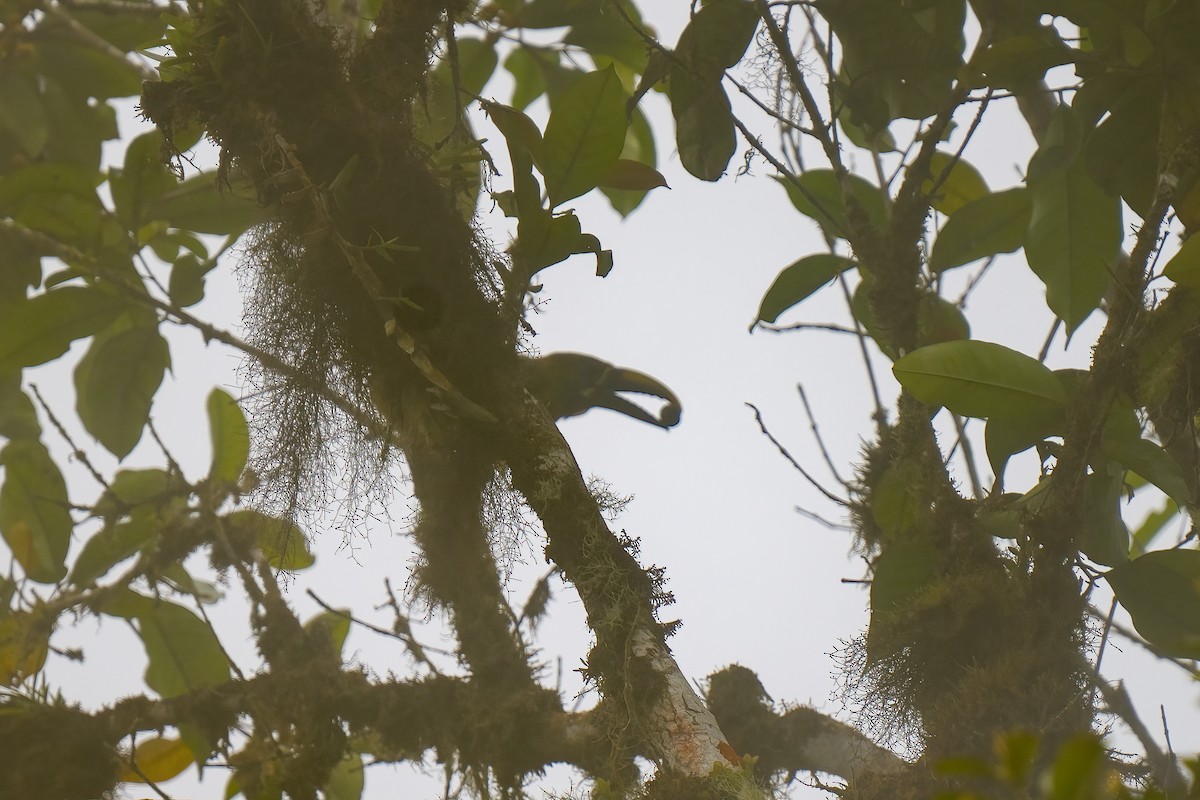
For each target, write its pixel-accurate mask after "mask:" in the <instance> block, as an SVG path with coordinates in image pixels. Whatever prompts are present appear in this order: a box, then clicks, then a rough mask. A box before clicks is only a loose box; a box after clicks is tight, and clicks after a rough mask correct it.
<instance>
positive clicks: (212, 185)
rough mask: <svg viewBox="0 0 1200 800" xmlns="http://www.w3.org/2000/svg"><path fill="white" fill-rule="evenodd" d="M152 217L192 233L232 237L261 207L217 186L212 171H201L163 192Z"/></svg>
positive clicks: (258, 214) (259, 214)
mask: <svg viewBox="0 0 1200 800" xmlns="http://www.w3.org/2000/svg"><path fill="white" fill-rule="evenodd" d="M153 218H154V219H165V220H166V221H167V222H169V223H171V225H172V226H173V227H176V228H182V229H184V230H189V231H194V232H196V233H216V234H222V235H234V236H236V235H239V234H241V233H243V232H244V231H245V230H246V229H248V228H249V227H250V226H252V225H254V224H256V223H257V222H258V221H259V220H260V219H261V218H262V210H261V209H260V208H259V207H258V204H257V203H256V202H254V201H252V200H250V199H248V198H245V197H242V196H241V195H239V194H236V193H235V192H233V191H230V190H228V189H227V190H225V191H221V190H220V189H218V188H217V174H216V172H202V173H200V174H199V175H196V176H194V177H191V178H188V179H187V180H186V181H184V182H183V183H180V184H178V185H177V186H176V187H175V188H174V189H172V190H170V191H168V192H166V193H164V194H163V195H162V197H161V198H159V201H158V203H157V204H156V205H155V207H154V212H153Z"/></svg>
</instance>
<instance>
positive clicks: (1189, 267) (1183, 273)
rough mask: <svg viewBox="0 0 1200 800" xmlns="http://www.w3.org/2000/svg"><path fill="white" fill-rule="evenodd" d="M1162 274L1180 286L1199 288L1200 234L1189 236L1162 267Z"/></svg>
mask: <svg viewBox="0 0 1200 800" xmlns="http://www.w3.org/2000/svg"><path fill="white" fill-rule="evenodd" d="M1163 275H1166V276H1167V277H1168V278H1170V279H1171V280H1173V281H1175V282H1176V283H1178V284H1179V285H1180V286H1188V287H1191V288H1200V236H1189V237H1188V238H1187V239H1186V240H1185V241H1184V243H1183V244H1182V245H1180V247H1179V252H1177V253H1176V254H1175V255H1174V256H1172V257H1171V260H1170V261H1168V262H1167V266H1166V267H1164V268H1163Z"/></svg>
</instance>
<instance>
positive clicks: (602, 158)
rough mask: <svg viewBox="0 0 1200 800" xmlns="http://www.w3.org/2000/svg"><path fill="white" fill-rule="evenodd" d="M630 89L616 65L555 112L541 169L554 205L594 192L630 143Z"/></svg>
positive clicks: (561, 101)
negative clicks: (627, 103) (627, 95)
mask: <svg viewBox="0 0 1200 800" xmlns="http://www.w3.org/2000/svg"><path fill="white" fill-rule="evenodd" d="M625 125H626V123H625V90H624V89H623V88H622V87H621V79H620V78H618V77H617V73H616V70H614V69H613V68H612V67H609V68H607V69H603V70H598V71H596V72H590V73H588V74H586V75H584V76H583V77H582V78H580V79H579V80H578V81H577V82H576V83H575V85H573V86H572V87H571V88H570V89H568V90H567V91H566V92H564V93H563V95H562V96H561V97H559V98H558V100H557V101H556V102H555V104H554V108H553V110H552V111H551V112H550V120H549V121H548V122H547V123H546V135H545V137H543V140H542V161H541V163H540V164H539V168H540V169H541V171H542V174H543V175H544V176H545V177H546V194H547V195H548V196H549V198H550V207H551V208H554V207H555V206H558V205H560V204H562V203H565V202H566V201H567V200H571V199H573V198H576V197H578V196H579V195H581V194H583V193H585V192H587V191H590V190H591V189H593V188H595V186H596V184H597V183H599V181H600V178H601V177H602V176H603V175H604V174H605V173H606V172H608V170H610V169H611V168H612V166H613V162H614V161H616V160H617V157H618V156H620V154H621V148H622V147H623V146H624V144H625Z"/></svg>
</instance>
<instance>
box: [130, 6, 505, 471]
mask: <svg viewBox="0 0 1200 800" xmlns="http://www.w3.org/2000/svg"><path fill="white" fill-rule="evenodd" d="M384 9H385V11H384V12H382V13H381V17H380V19H379V20H378V24H377V35H376V36H375V37H374V38H372V39H369V40H367V41H366V42H365V43H364V44H363V46H362V47H361V48H360V49H359V50H358V51H356V52H355V53H353V54H349V53H346V52H343V51H342V50H341V49H340V48H339V46H338V45H337V43H336V42H335V41H334V38H333V36H332V34H331V33H330V31H329V30H327V29H325V28H322V27H321V26H319V25H316V24H315V23H314V22H313V21H312V19H311V18H310V17H309V16H308V12H307V10H306V7H305V6H303V5H302V4H295V3H290V2H282V1H272V0H266V1H264V2H258V3H253V4H245V5H244V4H241V3H238V2H225V1H224V0H219V1H218V2H209V3H205V4H204V5H203V6H202V8H201V9H200V12H199V14H198V16H197V18H196V20H195V22H194V24H193V25H192V27H191V29H190V30H189V31H184V33H187V34H188V35H186V36H185V37H184V45H181V47H183V49H186V50H188V51H189V54H190V55H191V57H192V60H193V65H192V67H191V69H190V72H189V73H188V74H186V75H185V76H182V77H179V78H177V79H175V80H173V81H171V82H169V83H163V84H151V85H149V86H147V88H146V92H145V97H144V99H143V108H144V110H145V113H146V114H147V115H148V116H149V117H150V118H152V119H154V120H155V121H156V122H157V123H159V124H160V125H162V126H163V127H164V128H165V129H169V128H170V127H172V126H173V125H175V124H176V123H177V122H178V121H180V120H184V121H189V120H200V121H202V122H203V124H204V125H205V126H206V129H207V130H208V132H209V135H210V136H211V137H212V138H213V139H214V140H215V141H216V142H217V143H218V144H219V145H220V146H221V148H222V152H223V154H224V157H225V159H226V162H227V163H228V164H229V170H228V171H229V172H231V173H236V174H238V175H241V176H243V177H245V178H246V179H247V180H249V182H250V183H252V184H253V186H254V187H255V190H256V191H257V193H258V195H259V197H260V199H261V200H262V202H263V203H264V204H266V205H268V206H269V207H270V208H271V209H272V211H273V218H272V219H271V221H270V222H268V223H266V224H264V225H262V226H260V228H259V229H258V231H257V232H256V234H255V235H254V236H253V238H252V239H251V241H250V245H249V248H248V252H247V264H248V266H249V267H250V269H251V271H252V277H251V279H250V281H249V282H250V284H251V287H250V288H251V290H252V296H251V298H250V300H249V303H248V305H249V308H250V312H249V322H250V323H251V325H252V333H251V337H250V338H251V339H252V340H253V341H255V342H257V343H260V344H262V345H264V346H266V347H268V349H270V350H271V352H273V353H276V354H277V355H279V356H280V357H282V358H283V359H285V360H288V361H290V362H291V363H293V364H295V365H296V366H298V367H299V368H300V370H301V371H302V372H303V373H305V374H306V375H308V376H310V377H311V378H312V380H314V381H320V382H322V383H327V384H328V383H332V384H333V386H334V387H335V388H337V389H339V390H342V391H345V392H346V393H347V394H349V395H350V396H351V398H352V399H353V400H355V401H357V402H359V404H360V405H362V406H363V407H370V403H369V398H368V392H369V387H370V386H371V385H372V384H373V385H375V386H382V387H384V391H385V392H386V393H388V394H389V395H391V398H390V399H391V400H392V401H393V402H394V401H396V400H397V399H399V398H398V397H397V395H404V394H408V395H412V397H409V398H408V399H410V400H413V401H415V402H413V403H402V404H401V405H404V406H405V407H406V408H407V407H408V406H409V405H415V406H416V407H418V408H419V407H422V406H428V404H429V403H428V400H427V393H426V392H425V389H426V387H427V385H428V384H427V383H425V382H424V379H423V378H422V377H421V376H420V375H418V374H416V371H415V370H414V369H412V367H411V365H409V364H407V363H406V360H405V357H404V355H403V354H402V353H400V352H399V351H398V349H397V348H396V347H395V346H394V345H393V344H392V342H391V341H389V339H388V337H387V336H386V335H385V332H384V327H383V325H384V319H385V317H387V316H394V317H395V318H396V320H397V322H398V323H399V326H400V328H401V329H402V330H404V331H405V332H407V333H409V334H411V335H412V336H413V338H414V339H415V340H416V342H417V344H418V345H419V346H420V347H422V348H424V350H425V351H426V352H427V353H428V354H429V356H430V359H431V361H432V363H433V364H435V365H436V367H437V368H438V369H439V370H441V371H442V372H443V373H445V374H446V375H447V376H449V377H450V379H451V381H452V382H453V383H454V384H455V385H456V386H457V387H458V388H459V389H460V390H461V391H462V392H463V393H465V394H466V396H468V397H471V398H474V399H476V400H477V401H482V402H485V403H486V402H487V401H488V400H489V399H491V397H492V396H493V395H495V394H496V393H497V392H498V385H499V384H500V383H502V381H500V380H499V379H498V377H497V375H498V373H503V372H504V371H506V370H507V371H511V369H512V365H513V363H515V361H514V358H515V356H514V354H513V338H514V337H513V329H514V325H515V320H512V319H507V320H502V319H501V316H500V314H499V312H498V310H497V304H496V302H495V299H496V298H495V296H494V293H493V292H492V291H491V290H490V288H488V287H489V286H490V285H491V284H492V283H493V281H492V280H491V278H492V277H494V276H491V275H489V274H488V273H489V270H490V269H491V267H490V266H489V260H488V258H486V257H485V255H484V254H482V253H481V252H480V248H479V247H478V246H477V244H476V237H475V235H474V232H473V231H472V230H471V228H470V226H469V224H468V222H466V221H464V220H463V219H462V218H461V217H460V216H459V215H458V213H457V211H456V210H455V208H454V205H453V203H452V202H451V200H450V199H449V198H448V197H447V196H446V192H445V191H444V190H443V188H442V186H441V185H440V184H439V182H438V180H437V178H436V177H435V176H433V175H432V174H431V172H430V170H429V168H428V164H427V159H426V158H425V154H424V151H423V148H422V146H421V145H419V144H418V143H417V142H416V140H415V138H414V136H413V126H412V120H411V117H412V113H413V108H414V105H415V104H417V103H418V102H419V98H420V97H421V95H422V92H423V87H424V80H425V72H426V69H427V65H428V61H429V52H430V48H431V46H432V44H433V34H432V31H433V30H435V29H436V27H437V26H438V25H439V24H441V14H442V12H443V11H444V9H445V5H444V4H440V3H433V2H408V3H389V4H385V6H384ZM385 16H386V18H385ZM335 179H336V180H337V189H336V191H334V190H331V188H330V187H331V185H333V184H334V182H335ZM354 256H357V257H360V258H361V259H362V260H363V261H365V263H366V264H367V265H369V267H370V268H371V270H372V271H373V272H374V274H375V275H376V276H377V277H378V278H379V280H380V281H381V284H382V286H381V291H380V295H381V297H372V296H371V295H370V293H369V292H368V290H367V289H365V288H364V286H363V284H362V282H361V281H360V280H359V279H358V278H357V277H356V274H355V271H354V269H353V266H352V264H351V263H348V262H350V261H353V260H354ZM381 300H382V301H383V303H384V307H383V308H381V307H380V305H379V303H380V301H381ZM381 312H382V313H381ZM297 383H298V382H297V381H296V380H295V379H294V378H289V379H287V380H283V381H277V382H274V383H273V384H272V385H271V388H272V389H275V390H276V391H274V392H272V397H271V398H270V402H271V403H272V404H274V405H275V406H276V407H282V408H283V409H285V410H287V411H289V412H295V414H294V416H293V417H292V419H291V420H289V425H290V427H288V428H285V429H283V430H281V431H279V432H278V435H277V436H276V437H274V438H275V441H274V442H273V449H274V450H275V452H273V453H270V454H269V455H270V456H271V458H272V460H273V466H275V467H276V474H275V475H273V476H272V477H275V478H287V477H288V476H289V473H290V474H291V476H293V477H292V484H293V485H297V484H298V483H299V479H298V478H296V477H294V476H295V472H296V471H301V472H303V471H304V470H306V469H309V468H310V465H312V464H313V463H314V462H318V463H319V461H320V448H322V447H326V446H328V436H329V430H328V428H329V426H328V419H327V418H325V417H323V415H322V413H321V411H320V410H319V409H318V406H317V404H315V403H314V401H312V400H311V399H309V396H310V395H311V394H312V387H311V386H303V385H296V384H297ZM289 395H298V396H293V397H289ZM423 395H424V396H423ZM286 483H287V482H286V481H285V485H286Z"/></svg>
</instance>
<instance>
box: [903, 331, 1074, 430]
mask: <svg viewBox="0 0 1200 800" xmlns="http://www.w3.org/2000/svg"><path fill="white" fill-rule="evenodd" d="M892 372H893V374H895V376H896V380H898V381H900V385H902V386H903V387H904V388H905V389H906V390H908V392H910V393H911V394H912V395H913V396H914V397H916V398H917V399H918V400H920V401H921V402H922V403H925V404H926V405H931V406H945V407H946V408H948V409H950V410H951V411H952V412H954V413H955V414H961V415H963V416H968V417H982V418H991V417H1014V416H1022V415H1026V414H1039V413H1048V412H1052V411H1053V410H1055V409H1057V408H1061V407H1062V405H1063V404H1064V403H1065V402H1066V399H1067V394H1066V390H1065V389H1064V388H1063V385H1062V383H1061V382H1059V380H1058V378H1057V377H1056V376H1055V374H1054V373H1053V372H1051V371H1050V370H1049V369H1048V368H1047V367H1046V366H1045V365H1044V364H1041V363H1039V362H1038V361H1037V360H1036V359H1033V358H1030V357H1029V356H1027V355H1025V354H1023V353H1018V352H1017V351H1016V350H1010V349H1009V348H1007V347H1004V346H1003V345H999V344H993V343H991V342H978V341H970V340H968V341H958V342H943V343H941V344H934V345H930V346H928V347H922V348H920V349H918V350H914V351H913V352H911V353H909V354H908V355H906V356H904V357H903V358H901V359H900V360H899V361H897V362H896V363H895V364H894V365H893V366H892Z"/></svg>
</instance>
